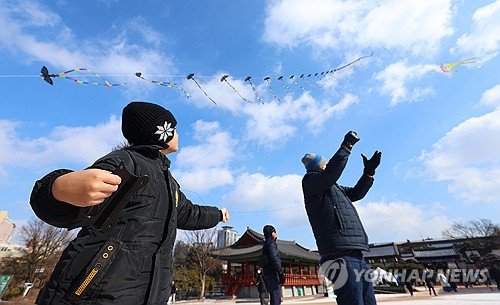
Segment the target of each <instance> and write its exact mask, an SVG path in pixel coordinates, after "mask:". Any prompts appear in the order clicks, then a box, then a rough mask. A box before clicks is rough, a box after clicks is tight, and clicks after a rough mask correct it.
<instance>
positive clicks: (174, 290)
mask: <svg viewBox="0 0 500 305" xmlns="http://www.w3.org/2000/svg"><path fill="white" fill-rule="evenodd" d="M176 293H177V288H176V287H175V282H174V281H172V289H170V297H169V298H168V302H167V304H174V303H175V294H176Z"/></svg>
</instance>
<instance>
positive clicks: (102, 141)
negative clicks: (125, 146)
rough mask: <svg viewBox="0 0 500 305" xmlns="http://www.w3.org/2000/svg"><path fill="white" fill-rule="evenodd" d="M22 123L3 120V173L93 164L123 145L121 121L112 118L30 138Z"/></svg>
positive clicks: (0, 162)
mask: <svg viewBox="0 0 500 305" xmlns="http://www.w3.org/2000/svg"><path fill="white" fill-rule="evenodd" d="M23 127H24V126H22V125H21V123H18V122H12V121H7V120H0V151H2V154H1V155H0V173H3V174H4V175H5V174H6V173H7V171H8V169H9V168H11V167H12V166H15V167H28V168H36V167H39V168H42V167H44V166H47V165H53V164H61V163H64V162H77V163H82V164H83V165H84V166H86V165H90V164H91V163H92V162H94V161H95V160H96V159H97V158H99V157H101V156H103V155H105V154H106V153H108V152H110V151H111V149H112V148H113V147H114V146H116V145H118V144H119V143H120V142H123V141H124V139H123V137H122V135H121V124H120V120H118V119H117V118H116V117H114V116H112V117H111V118H110V119H109V121H108V122H105V123H103V124H99V125H97V126H80V127H68V126H58V127H56V128H54V129H53V130H52V131H51V132H50V134H49V135H47V136H44V137H40V138H36V139H30V138H24V137H21V136H20V135H19V134H18V132H17V131H18V130H19V129H21V128H23Z"/></svg>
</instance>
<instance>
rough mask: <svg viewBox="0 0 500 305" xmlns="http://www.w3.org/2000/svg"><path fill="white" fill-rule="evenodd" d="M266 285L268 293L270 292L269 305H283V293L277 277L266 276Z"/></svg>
mask: <svg viewBox="0 0 500 305" xmlns="http://www.w3.org/2000/svg"><path fill="white" fill-rule="evenodd" d="M264 283H266V289H267V292H269V298H270V300H269V305H280V304H281V291H280V285H279V283H278V277H277V276H276V275H267V274H264Z"/></svg>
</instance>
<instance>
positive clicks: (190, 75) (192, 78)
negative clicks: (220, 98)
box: [186, 73, 218, 106]
mask: <svg viewBox="0 0 500 305" xmlns="http://www.w3.org/2000/svg"><path fill="white" fill-rule="evenodd" d="M186 78H187V79H190V80H192V81H194V83H195V84H196V86H198V88H200V90H201V92H203V94H205V96H206V97H207V98H208V99H209V100H210V101H212V103H214V104H215V105H217V103H216V102H215V101H214V100H213V99H212V98H211V97H210V96H208V94H207V93H206V92H205V90H203V88H202V87H201V86H200V84H198V82H197V81H196V79H195V78H194V73H190V74H188V75H187V76H186ZM217 106H218V105H217Z"/></svg>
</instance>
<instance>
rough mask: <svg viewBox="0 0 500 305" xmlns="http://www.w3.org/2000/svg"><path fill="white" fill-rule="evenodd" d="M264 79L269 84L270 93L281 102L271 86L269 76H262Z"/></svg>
mask: <svg viewBox="0 0 500 305" xmlns="http://www.w3.org/2000/svg"><path fill="white" fill-rule="evenodd" d="M264 81H265V82H266V83H267V84H268V85H269V91H271V94H272V95H273V96H274V98H275V99H276V100H277V101H278V102H280V103H281V100H280V98H279V97H277V96H276V94H274V91H273V87H272V86H271V78H270V77H269V76H266V77H264Z"/></svg>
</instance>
